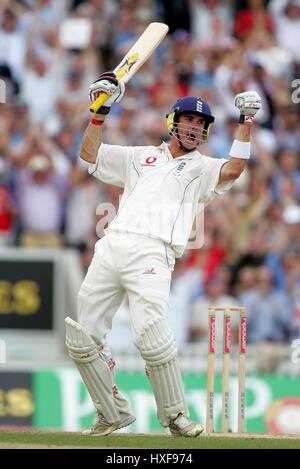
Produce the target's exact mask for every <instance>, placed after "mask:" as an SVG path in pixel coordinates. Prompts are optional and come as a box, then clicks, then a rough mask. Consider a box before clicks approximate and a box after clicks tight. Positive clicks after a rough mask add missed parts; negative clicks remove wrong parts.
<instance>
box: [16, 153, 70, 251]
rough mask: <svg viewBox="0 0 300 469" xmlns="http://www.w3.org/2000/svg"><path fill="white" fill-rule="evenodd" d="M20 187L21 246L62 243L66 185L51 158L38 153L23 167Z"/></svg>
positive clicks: (55, 245) (20, 172)
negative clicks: (55, 170) (55, 171)
mask: <svg viewBox="0 0 300 469" xmlns="http://www.w3.org/2000/svg"><path fill="white" fill-rule="evenodd" d="M17 187H18V194H17V195H18V199H17V203H18V208H19V211H20V220H21V224H22V234H21V240H20V244H21V246H24V247H33V246H35V247H60V246H62V244H63V241H62V237H61V228H62V216H63V213H62V197H63V195H64V192H65V189H66V185H65V183H64V181H61V180H60V179H59V178H58V177H57V176H56V175H55V174H54V173H53V170H52V167H51V163H50V160H49V158H47V157H46V156H45V155H34V156H33V157H32V158H31V159H30V160H29V163H28V165H27V168H24V169H21V170H19V172H18V175H17Z"/></svg>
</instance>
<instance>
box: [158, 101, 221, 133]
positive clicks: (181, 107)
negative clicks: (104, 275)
mask: <svg viewBox="0 0 300 469" xmlns="http://www.w3.org/2000/svg"><path fill="white" fill-rule="evenodd" d="M183 112H193V113H196V114H199V115H200V116H202V117H203V118H204V126H203V131H202V141H203V142H207V140H208V136H209V129H210V126H211V124H212V123H213V122H214V120H215V118H214V116H213V115H212V113H211V110H210V107H209V105H208V104H207V102H206V101H204V100H203V99H201V98H200V97H199V96H186V97H184V98H180V99H177V101H176V103H175V104H174V106H172V109H171V112H170V113H169V114H167V116H166V117H167V125H168V132H169V134H170V135H173V133H174V131H176V129H177V125H178V120H179V116H180V114H182V113H183Z"/></svg>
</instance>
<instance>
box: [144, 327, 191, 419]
mask: <svg viewBox="0 0 300 469" xmlns="http://www.w3.org/2000/svg"><path fill="white" fill-rule="evenodd" d="M139 349H140V352H141V355H142V357H143V358H144V360H145V362H146V368H147V371H148V375H149V379H150V382H151V385H152V388H153V392H154V396H155V400H156V404H157V414H158V418H159V421H160V423H161V424H162V425H163V426H164V427H166V426H168V425H169V423H170V419H173V418H175V417H176V416H177V415H178V413H179V412H184V413H185V414H186V415H188V410H187V407H186V404H185V399H184V393H183V386H182V381H181V373H180V369H179V363H178V359H177V347H176V343H175V340H174V337H173V335H172V333H171V332H170V330H169V327H168V325H167V323H166V321H165V320H164V319H158V320H153V321H149V322H148V323H147V324H146V326H145V327H144V328H143V330H142V332H141V336H140V340H139Z"/></svg>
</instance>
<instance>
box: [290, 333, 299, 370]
mask: <svg viewBox="0 0 300 469" xmlns="http://www.w3.org/2000/svg"><path fill="white" fill-rule="evenodd" d="M291 348H292V349H293V351H292V356H291V360H292V363H293V364H294V365H299V363H300V339H295V340H293V342H292V343H291Z"/></svg>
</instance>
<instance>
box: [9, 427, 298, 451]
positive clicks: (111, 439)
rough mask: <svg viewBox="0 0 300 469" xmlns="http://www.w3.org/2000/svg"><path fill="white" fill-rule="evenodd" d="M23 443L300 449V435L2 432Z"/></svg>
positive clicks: (13, 443)
mask: <svg viewBox="0 0 300 469" xmlns="http://www.w3.org/2000/svg"><path fill="white" fill-rule="evenodd" d="M20 445H22V446H23V445H30V446H32V445H41V446H43V447H51V446H59V447H64V446H65V447H70V446H76V447H90V448H91V447H94V448H115V449H116V448H149V449H197V448H199V449H200V448H201V449H208V448H210V449H211V448H212V449H238V448H239V449H295V448H298V449H300V435H299V438H284V437H272V436H270V437H263V438H259V436H258V435H255V436H254V435H253V436H252V435H249V436H245V437H237V436H228V437H227V436H226V437H225V436H224V437H223V436H217V437H216V436H200V437H198V438H174V437H171V436H167V435H142V434H134V433H131V434H122V433H119V434H114V435H109V436H106V437H97V436H83V435H81V434H79V433H65V432H49V433H48V432H37V431H32V430H28V431H25V430H23V431H6V430H2V431H0V447H1V448H5V447H8V448H12V447H13V448H17V447H18V446H20Z"/></svg>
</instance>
